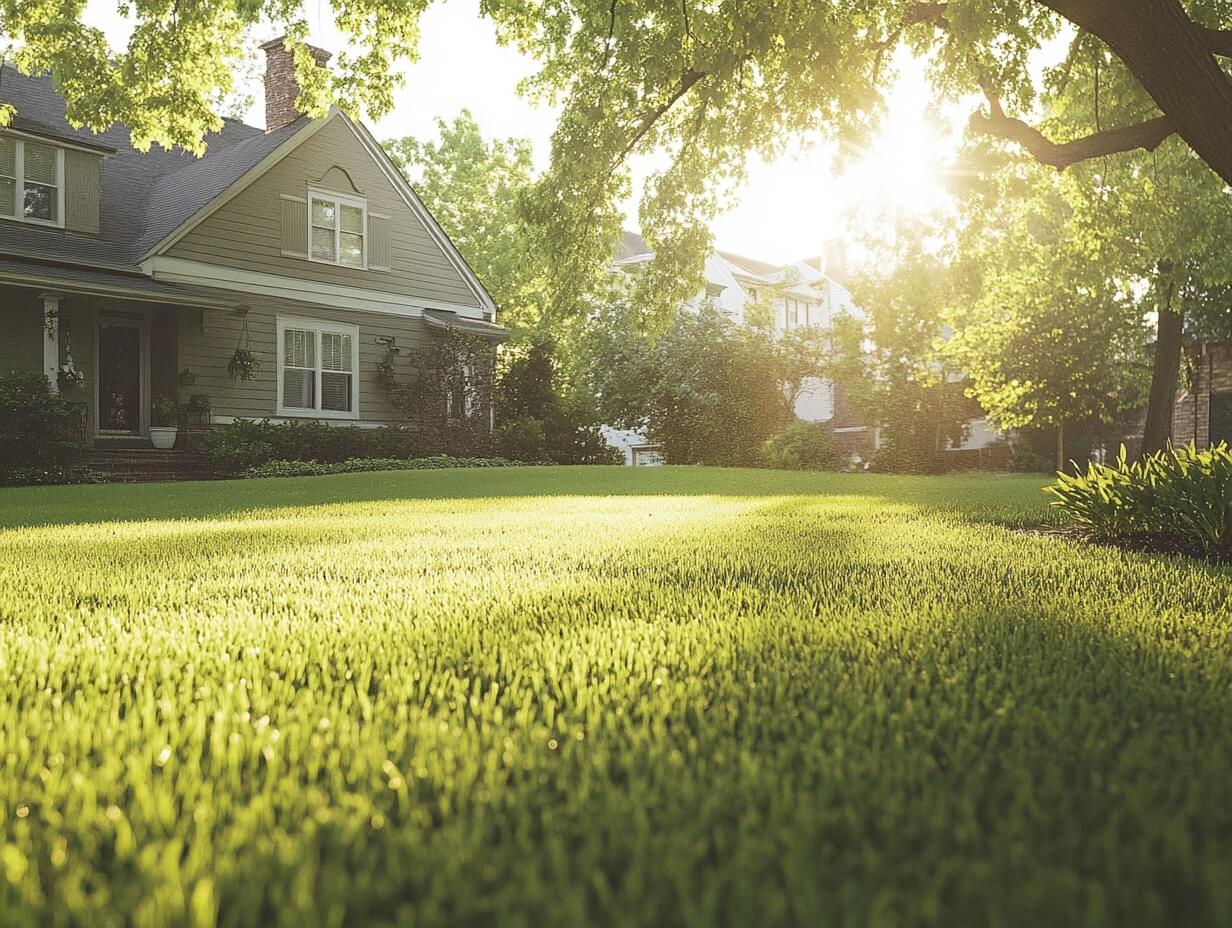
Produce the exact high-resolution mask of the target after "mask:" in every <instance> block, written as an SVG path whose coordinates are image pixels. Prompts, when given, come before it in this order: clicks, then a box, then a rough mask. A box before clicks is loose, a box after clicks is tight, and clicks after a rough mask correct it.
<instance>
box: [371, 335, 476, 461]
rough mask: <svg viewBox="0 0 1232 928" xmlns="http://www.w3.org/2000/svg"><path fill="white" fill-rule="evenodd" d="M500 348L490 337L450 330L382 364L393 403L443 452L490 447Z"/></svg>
mask: <svg viewBox="0 0 1232 928" xmlns="http://www.w3.org/2000/svg"><path fill="white" fill-rule="evenodd" d="M495 363H496V349H495V346H494V345H493V343H492V342H491V341H490V340H489V339H486V338H482V337H480V336H477V335H471V334H468V333H463V332H459V331H457V330H455V329H449V330H447V331H445V332H441V333H434V334H433V335H431V336H430V337H429V339H428V341H427V342H426V343H425V344H424V345H422V346H421V347H419V348H416V349H415V350H414V351H412V352H410V353H409V355H407V356H406V358H405V363H403V356H402V355H400V354H394V353H393V352H392V350H391V353H390V356H389V357H387V358H386V360H385V362H384V364H383V365H382V373H381V376H382V379H383V381H384V383H385V387H386V389H387V390H388V392H389V397H390V399H391V400H392V401H393V403H394V404H395V405H396V406H398V408H399V409H401V410H402V412H403V413H404V414H405V416H406V420H407V423H408V424H409V425H411V426H412V427H414V429H415V430H416V431H417V433H418V434H419V436H420V445H421V447H424V448H428V449H431V450H432V451H433V452H435V453H439V454H483V453H487V452H489V451H490V450H491V446H492V388H493V375H494V369H495Z"/></svg>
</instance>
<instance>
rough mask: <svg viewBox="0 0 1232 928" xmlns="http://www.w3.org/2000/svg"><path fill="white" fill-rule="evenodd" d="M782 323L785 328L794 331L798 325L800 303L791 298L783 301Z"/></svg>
mask: <svg viewBox="0 0 1232 928" xmlns="http://www.w3.org/2000/svg"><path fill="white" fill-rule="evenodd" d="M784 316H785V319H784V322H785V325H786V328H789V329H794V328H795V327H796V326H798V325H799V324H800V301H799V300H797V299H794V298H792V297H787V299H786V300H784Z"/></svg>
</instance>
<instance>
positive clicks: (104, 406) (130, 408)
mask: <svg viewBox="0 0 1232 928" xmlns="http://www.w3.org/2000/svg"><path fill="white" fill-rule="evenodd" d="M57 271H58V269H57ZM54 273H56V272H53V271H50V269H49V276H51V275H52V274H54ZM62 283H63V280H62V279H61V280H48V281H47V285H46V287H45V288H38V289H36V287H35V286H28V287H27V286H6V285H5V284H3V283H0V328H2V329H3V330H4V331H5V332H6V333H8V334H7V335H6V336H5V337H4V338H3V339H0V342H3V343H4V344H3V347H2V348H0V371H3V372H8V371H14V370H41V372H42V373H43V374H44V376H46V377H47V379H48V381H49V383H50V384H51V386H52V389H53V390H55V391H57V392H59V393H60V394H61V395H62V396H63V397H64V399H66V400H67V401H69V402H70V403H72V404H74V405H75V406H76V407H77V408H78V409H79V410H80V433H79V434H80V438H81V440H82V441H83V443H85V444H86V446H87V448H92V449H95V450H97V451H100V452H102V451H121V450H150V449H152V442H151V429H152V428H157V427H160V426H175V427H177V429H178V433H177V437H176V446H177V447H179V448H184V447H186V445H187V441H186V439H187V437H188V436H189V434H190V433H191V432H192V431H194V430H197V429H205V428H208V427H209V404H208V400H205V399H203V398H202V397H201V396H197V395H195V394H194V383H193V381H194V375H193V374H192V373H191V372H190V371H187V370H186V369H185V366H184V365H183V364H182V358H181V356H180V354H181V353H180V344H181V336H182V334H185V333H192V332H194V331H199V330H200V328H201V327H202V326H203V325H204V324H205V315H204V313H205V312H206V311H207V307H206V306H193V305H185V302H184V301H183V300H182V295H180V294H175V296H176V297H177V298H180V299H181V301H178V302H169V301H164V300H159V299H157V298H148V297H146V295H145V294H144V293H140V292H138V293H136V294H135V295H134V296H132V297H130V296H127V295H110V294H106V295H105V294H102V293H94V292H83V291H85V290H87V289H88V288H82V287H78V288H76V289H70V288H68V287H63V286H56V284H62ZM53 287H54V288H55V289H53ZM97 289H102V287H101V286H100V287H98V288H97Z"/></svg>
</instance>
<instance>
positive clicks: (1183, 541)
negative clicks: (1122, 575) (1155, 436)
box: [1047, 444, 1232, 557]
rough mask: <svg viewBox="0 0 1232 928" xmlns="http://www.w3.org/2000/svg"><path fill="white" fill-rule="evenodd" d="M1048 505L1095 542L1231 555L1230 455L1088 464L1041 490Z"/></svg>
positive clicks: (1185, 451) (1166, 454)
mask: <svg viewBox="0 0 1232 928" xmlns="http://www.w3.org/2000/svg"><path fill="white" fill-rule="evenodd" d="M1047 492H1048V493H1050V494H1051V495H1052V496H1053V500H1052V505H1053V506H1054V507H1056V508H1058V509H1060V510H1061V511H1062V512H1063V513H1065V515H1067V516H1068V517H1069V519H1070V520H1071V521H1072V522H1073V523H1074V524H1075V525H1077V526H1078V527H1079V528H1080V529H1082V530H1083V531H1085V532H1087V533H1088V534H1090V535H1092V536H1095V537H1097V538H1102V539H1109V540H1137V541H1142V542H1147V543H1153V544H1154V545H1155V546H1161V544H1162V545H1167V544H1175V545H1179V546H1180V547H1182V548H1184V549H1186V550H1195V551H1198V552H1201V553H1203V554H1208V555H1219V556H1221V557H1227V556H1229V555H1230V554H1232V451H1229V450H1228V447H1227V445H1224V444H1219V445H1216V446H1215V447H1214V448H1211V449H1209V450H1207V451H1197V450H1195V449H1194V447H1193V446H1192V445H1191V446H1189V447H1188V448H1179V449H1172V448H1170V449H1168V450H1165V451H1161V452H1159V453H1158V454H1153V455H1150V456H1148V457H1146V458H1144V459H1142V460H1141V461H1128V460H1126V455H1125V448H1124V446H1122V447H1121V453H1120V455H1119V456H1118V458H1117V460H1116V461H1115V462H1114V463H1113V464H1094V463H1092V464H1090V465H1089V466H1088V467H1087V471H1086V473H1085V474H1077V475H1073V476H1070V475H1068V474H1060V475H1058V477H1057V482H1056V484H1054V485H1053V486H1050V487H1048V488H1047Z"/></svg>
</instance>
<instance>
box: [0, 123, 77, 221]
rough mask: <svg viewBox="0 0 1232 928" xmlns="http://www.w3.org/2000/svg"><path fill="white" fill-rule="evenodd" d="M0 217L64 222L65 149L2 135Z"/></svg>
mask: <svg viewBox="0 0 1232 928" xmlns="http://www.w3.org/2000/svg"><path fill="white" fill-rule="evenodd" d="M0 218H4V219H18V220H21V221H23V222H35V223H40V224H42V225H50V226H62V225H64V152H63V151H62V150H61V149H59V148H56V147H55V146H54V145H47V144H45V143H43V142H36V141H33V140H31V139H23V138H17V137H16V136H11V135H0Z"/></svg>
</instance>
